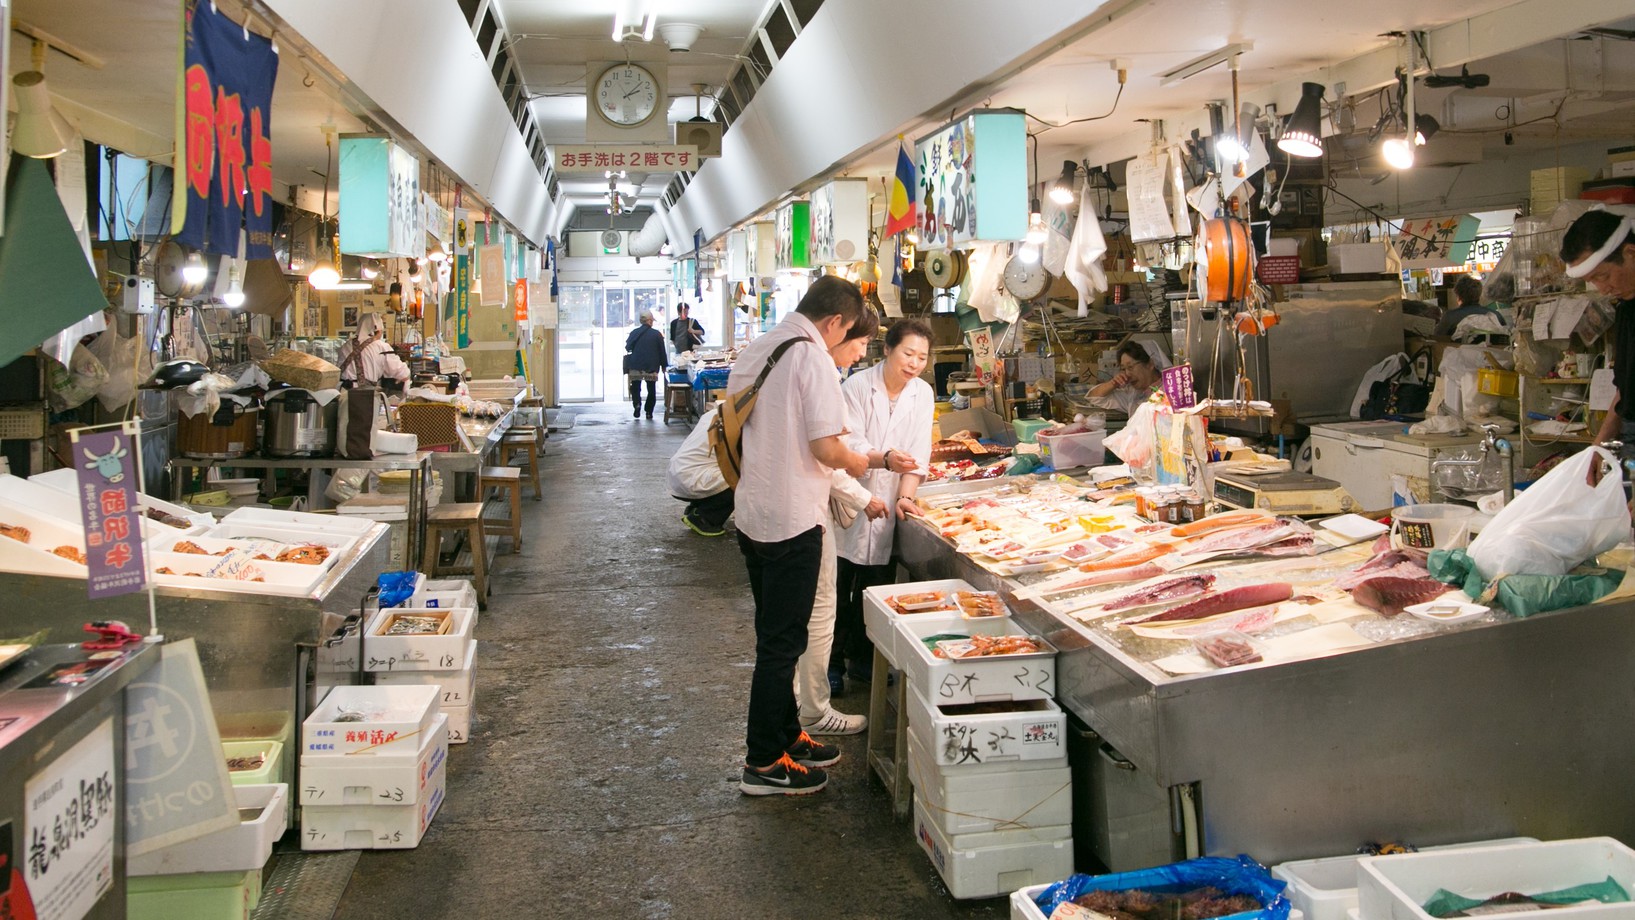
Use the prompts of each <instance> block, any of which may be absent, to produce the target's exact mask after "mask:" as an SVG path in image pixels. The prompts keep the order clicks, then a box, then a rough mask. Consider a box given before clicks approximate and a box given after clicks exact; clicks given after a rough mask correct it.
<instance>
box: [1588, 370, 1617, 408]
mask: <svg viewBox="0 0 1635 920" xmlns="http://www.w3.org/2000/svg"><path fill="white" fill-rule="evenodd" d="M1615 392H1617V387H1616V385H1615V384H1614V383H1613V381H1612V368H1610V367H1603V368H1601V369H1600V370H1598V371H1596V372H1595V373H1594V374H1593V375H1592V376H1591V377H1590V410H1591V411H1593V412H1606V411H1607V410H1609V409H1611V408H1612V394H1613V393H1615Z"/></svg>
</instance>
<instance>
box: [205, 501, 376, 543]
mask: <svg viewBox="0 0 1635 920" xmlns="http://www.w3.org/2000/svg"><path fill="white" fill-rule="evenodd" d="M221 522H222V523H223V524H251V525H262V526H268V525H271V526H274V527H278V526H290V527H299V528H310V529H316V530H320V531H326V532H329V533H334V534H339V535H342V536H349V537H352V538H354V539H356V538H357V537H361V536H363V535H364V534H366V533H368V532H369V531H370V530H371V529H372V528H373V527H374V526H375V525H374V524H371V523H369V522H368V521H349V520H346V519H345V518H340V517H336V516H335V515H333V514H313V513H312V512H310V511H284V510H282V509H279V508H240V509H238V510H237V511H234V512H232V513H231V514H229V515H227V516H226V517H224V518H222V519H221Z"/></svg>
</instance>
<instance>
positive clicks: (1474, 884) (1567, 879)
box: [1357, 837, 1635, 920]
mask: <svg viewBox="0 0 1635 920" xmlns="http://www.w3.org/2000/svg"><path fill="white" fill-rule="evenodd" d="M1608 877H1611V878H1612V880H1613V881H1615V882H1617V883H1618V884H1619V885H1622V886H1623V888H1624V890H1625V891H1635V850H1631V849H1630V848H1629V847H1627V846H1625V845H1624V844H1622V843H1620V842H1618V841H1617V840H1614V839H1613V838H1611V837H1586V838H1583V839H1580V840H1556V841H1551V842H1545V843H1519V844H1515V845H1512V846H1493V847H1480V848H1477V849H1463V850H1435V851H1430V852H1422V853H1404V854H1401V855H1398V856H1385V857H1377V856H1376V857H1368V858H1366V859H1363V860H1362V861H1360V862H1359V863H1358V864H1357V904H1358V908H1359V910H1360V913H1361V916H1362V920H1432V918H1431V915H1430V914H1427V913H1426V912H1425V911H1424V909H1423V908H1422V907H1421V905H1422V904H1424V903H1425V902H1426V901H1427V900H1429V899H1430V897H1431V895H1433V894H1435V893H1436V891H1437V889H1439V888H1441V889H1446V890H1448V891H1451V892H1453V893H1454V894H1457V895H1462V896H1464V897H1468V898H1475V899H1485V898H1490V897H1492V896H1494V895H1497V894H1503V893H1505V892H1509V891H1515V892H1520V893H1522V894H1542V893H1544V892H1547V891H1559V890H1561V889H1563V888H1571V887H1573V886H1575V885H1584V884H1588V883H1590V882H1600V881H1603V880H1604V879H1606V878H1608ZM1549 917H1550V920H1575V918H1581V920H1631V918H1635V902H1630V901H1625V902H1622V903H1618V904H1602V903H1599V902H1593V903H1590V904H1587V905H1576V904H1575V905H1573V906H1571V907H1557V908H1553V909H1551V910H1550V912H1549Z"/></svg>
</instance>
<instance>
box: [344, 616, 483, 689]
mask: <svg viewBox="0 0 1635 920" xmlns="http://www.w3.org/2000/svg"><path fill="white" fill-rule="evenodd" d="M415 613H447V614H448V615H449V617H450V618H451V619H452V620H453V624H452V626H451V627H450V629H449V631H448V632H447V633H444V634H442V635H433V636H377V635H375V630H376V628H377V627H379V626H380V625H381V624H382V623H384V622H385V621H386V620H387V619H388V618H390V617H393V616H397V615H401V614H409V615H413V614H415ZM476 622H477V621H476V611H475V610H474V609H472V608H470V607H444V608H426V607H390V608H387V609H383V610H381V611H380V612H379V613H377V614H375V615H374V616H373V617H371V618H370V620H369V623H368V625H367V626H366V627H365V628H364V636H363V669H364V670H365V671H371V672H376V673H385V672H397V671H457V670H459V669H460V667H461V663H462V662H464V661H465V660H466V657H467V655H468V654H469V652H470V651H471V649H470V645H469V643H470V642H471V633H472V630H473V629H475V627H476Z"/></svg>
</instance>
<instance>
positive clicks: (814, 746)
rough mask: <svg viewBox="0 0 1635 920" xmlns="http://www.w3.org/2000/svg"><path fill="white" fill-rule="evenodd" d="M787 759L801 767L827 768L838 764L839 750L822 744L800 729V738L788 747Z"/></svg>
mask: <svg viewBox="0 0 1635 920" xmlns="http://www.w3.org/2000/svg"><path fill="white" fill-rule="evenodd" d="M788 755H789V757H790V758H791V759H792V760H794V761H795V762H796V763H798V764H800V765H801V766H803V767H828V766H833V765H834V764H837V763H839V762H840V748H838V747H835V746H834V745H832V744H824V743H823V742H821V741H818V740H817V739H815V738H813V737H812V736H811V735H808V734H807V733H806V729H804V728H803V729H801V732H800V737H799V738H796V739H795V743H794V744H791V745H790V746H789V751H788Z"/></svg>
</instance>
